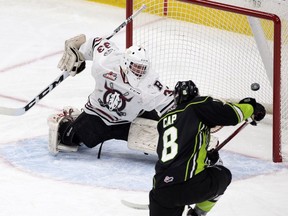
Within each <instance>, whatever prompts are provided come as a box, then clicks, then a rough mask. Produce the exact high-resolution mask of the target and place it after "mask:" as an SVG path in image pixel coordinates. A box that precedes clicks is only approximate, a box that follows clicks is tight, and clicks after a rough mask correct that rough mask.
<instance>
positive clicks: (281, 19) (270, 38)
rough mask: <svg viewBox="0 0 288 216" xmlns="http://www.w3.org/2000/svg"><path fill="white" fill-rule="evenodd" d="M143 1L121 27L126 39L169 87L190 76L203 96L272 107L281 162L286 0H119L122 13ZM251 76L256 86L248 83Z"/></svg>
mask: <svg viewBox="0 0 288 216" xmlns="http://www.w3.org/2000/svg"><path fill="white" fill-rule="evenodd" d="M284 3H285V4H286V5H283V4H284ZM142 4H145V5H146V6H147V8H146V10H145V11H144V13H141V14H140V15H139V17H137V19H135V20H134V21H133V23H130V24H128V26H127V31H126V46H127V47H129V46H130V45H132V43H134V44H135V43H136V44H138V45H142V46H144V47H145V48H146V49H147V51H148V53H149V56H150V60H151V67H152V68H154V70H156V71H157V72H158V73H159V74H160V77H161V79H162V80H163V81H164V82H165V84H167V85H169V86H170V88H173V87H174V85H175V83H176V82H177V81H179V80H187V79H191V80H193V81H195V83H197V86H198V87H199V89H200V92H201V94H202V95H211V96H213V97H217V98H223V99H226V100H231V101H233V102H237V101H239V100H240V99H242V98H244V97H247V96H251V97H255V98H256V99H257V101H258V102H259V103H262V104H263V105H265V107H266V109H267V111H268V113H270V114H272V115H268V116H267V118H268V119H269V118H270V117H271V116H272V119H271V122H272V125H273V129H272V131H271V134H272V135H271V142H272V145H273V147H271V149H272V160H273V161H274V162H282V161H288V101H287V98H288V96H287V95H288V90H287V86H288V85H287V82H288V77H287V76H288V75H287V74H288V24H287V21H288V19H287V17H288V14H287V13H288V4H287V2H281V1H280V0H279V1H278V2H277V0H271V1H269V0H266V1H265V2H264V1H262V0H219V1H217V2H216V1H206V0H178V1H176V0H126V14H127V16H129V15H131V14H132V13H133V10H137V9H138V8H139V7H140V6H141V5H142ZM281 4H282V5H281ZM255 82H256V83H259V84H260V89H259V90H258V91H252V90H251V88H250V85H251V84H252V83H255Z"/></svg>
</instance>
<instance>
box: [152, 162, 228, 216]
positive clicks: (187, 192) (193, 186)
mask: <svg viewBox="0 0 288 216" xmlns="http://www.w3.org/2000/svg"><path fill="white" fill-rule="evenodd" d="M231 178H232V176H231V172H230V171H229V170H228V169H227V168H225V167H223V166H214V167H209V168H207V169H205V170H204V171H202V172H201V173H199V174H198V175H196V176H195V177H193V178H192V179H190V180H188V181H186V182H183V183H179V184H175V185H172V186H169V187H162V188H159V189H152V190H151V191H150V194H149V199H150V203H149V208H150V216H164V215H165V216H181V215H182V213H183V211H184V207H185V205H192V204H196V203H201V202H204V201H207V200H211V199H213V198H215V197H217V196H219V195H222V194H223V193H224V191H225V190H226V188H227V187H228V185H229V184H230V182H231Z"/></svg>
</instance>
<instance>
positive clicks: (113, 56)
mask: <svg viewBox="0 0 288 216" xmlns="http://www.w3.org/2000/svg"><path fill="white" fill-rule="evenodd" d="M80 52H81V53H82V54H83V55H84V58H85V60H93V64H92V76H93V77H94V79H95V89H94V91H93V92H92V94H90V96H89V98H88V102H87V103H86V105H85V108H84V111H85V112H86V113H88V114H92V115H97V116H99V117H100V118H101V119H102V120H103V121H104V122H105V123H106V124H107V125H115V124H124V123H128V122H131V121H133V120H134V119H135V118H136V117H137V116H138V115H139V114H140V113H141V112H142V111H152V110H154V109H155V110H156V111H157V112H158V115H159V116H161V115H162V114H163V113H165V112H166V111H167V110H168V109H170V108H171V107H172V106H173V96H172V91H171V90H169V89H168V87H166V86H164V85H163V84H162V83H161V82H160V81H159V80H158V75H157V74H155V73H153V72H152V71H151V70H149V71H148V73H147V74H146V75H145V77H143V78H142V79H141V81H140V82H139V85H138V86H137V87H132V86H131V85H130V84H129V83H128V81H127V79H126V77H125V74H124V73H123V72H122V70H121V67H120V63H121V60H122V58H123V53H122V52H120V51H119V49H118V47H116V45H115V44H114V43H113V42H111V41H108V40H107V39H102V38H94V39H90V40H88V41H87V42H85V43H84V44H83V45H82V46H81V47H80Z"/></svg>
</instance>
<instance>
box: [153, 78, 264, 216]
mask: <svg viewBox="0 0 288 216" xmlns="http://www.w3.org/2000/svg"><path fill="white" fill-rule="evenodd" d="M174 98H175V99H174V100H175V108H174V109H172V110H170V111H169V112H168V113H166V114H165V115H163V116H162V117H161V119H160V120H159V122H158V126H157V129H158V133H159V140H158V146H157V154H158V159H159V160H158V161H157V163H156V166H155V171H156V173H155V176H154V179H153V183H154V185H153V189H152V190H151V191H150V194H149V199H150V203H149V209H150V216H164V215H165V216H181V215H182V213H183V211H184V207H185V206H186V205H193V204H195V206H194V208H191V209H190V210H189V211H188V213H187V215H188V216H205V215H206V214H207V212H209V211H210V210H211V209H212V208H213V206H214V205H215V204H216V202H217V200H218V199H219V197H220V196H221V195H222V194H223V193H224V192H225V190H226V188H227V187H228V185H229V184H230V182H231V179H232V175H231V172H230V171H229V170H228V169H227V168H226V167H224V166H223V163H222V161H221V160H220V158H219V153H218V151H216V150H210V151H208V150H207V148H208V144H209V139H210V129H211V128H213V127H215V126H228V125H237V124H238V123H240V122H242V121H245V120H247V119H248V118H251V119H253V120H254V121H261V120H262V119H263V118H264V117H265V114H266V111H265V108H264V107H263V106H262V105H261V104H259V103H257V102H256V100H255V99H254V98H245V99H243V100H241V101H240V102H239V103H228V102H227V103H224V102H222V101H220V100H216V99H213V98H212V97H209V96H206V97H203V96H199V92H198V88H197V87H196V85H195V84H194V83H193V82H192V81H191V80H189V81H181V82H178V83H177V84H176V86H175V90H174Z"/></svg>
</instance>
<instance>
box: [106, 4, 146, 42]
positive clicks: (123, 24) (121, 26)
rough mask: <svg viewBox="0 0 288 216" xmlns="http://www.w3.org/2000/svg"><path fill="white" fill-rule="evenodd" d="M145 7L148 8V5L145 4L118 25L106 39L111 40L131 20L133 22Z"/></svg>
mask: <svg viewBox="0 0 288 216" xmlns="http://www.w3.org/2000/svg"><path fill="white" fill-rule="evenodd" d="M144 9H146V5H144V4H143V5H142V6H141V7H140V8H139V9H138V10H137V11H136V12H135V13H134V14H132V15H131V16H130V17H128V18H127V19H126V20H125V21H124V22H123V23H121V25H120V26H118V27H117V28H116V29H115V30H114V32H113V33H112V34H111V35H110V36H108V37H106V39H108V40H109V39H110V38H112V37H113V36H114V35H115V34H117V33H118V32H119V31H120V30H121V29H122V28H124V27H125V26H126V25H127V24H128V23H129V22H131V21H132V20H133V19H134V18H135V17H136V16H137V15H138V14H139V13H140V12H141V11H142V10H144Z"/></svg>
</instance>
